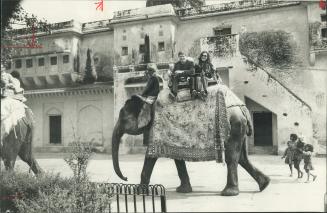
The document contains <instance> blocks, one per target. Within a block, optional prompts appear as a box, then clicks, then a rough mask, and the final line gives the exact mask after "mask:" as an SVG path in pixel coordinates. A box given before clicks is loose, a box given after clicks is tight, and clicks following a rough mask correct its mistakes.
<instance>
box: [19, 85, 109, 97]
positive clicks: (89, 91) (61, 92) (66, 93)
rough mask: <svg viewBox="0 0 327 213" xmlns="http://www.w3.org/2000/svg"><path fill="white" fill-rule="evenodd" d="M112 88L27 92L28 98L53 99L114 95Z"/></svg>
mask: <svg viewBox="0 0 327 213" xmlns="http://www.w3.org/2000/svg"><path fill="white" fill-rule="evenodd" d="M113 92H114V91H113V87H112V86H102V87H98V88H62V89H61V88H58V89H43V90H29V91H26V92H25V96H26V97H27V98H39V97H51V96H57V97H59V96H75V95H102V94H113Z"/></svg>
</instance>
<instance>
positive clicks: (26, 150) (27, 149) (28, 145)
mask: <svg viewBox="0 0 327 213" xmlns="http://www.w3.org/2000/svg"><path fill="white" fill-rule="evenodd" d="M26 134H27V135H26V138H25V141H24V142H22V145H21V147H20V150H19V152H18V156H19V157H20V158H21V159H22V160H23V161H24V162H26V163H27V164H28V165H29V167H30V168H31V169H32V171H33V173H34V174H35V175H37V174H40V173H42V172H43V171H42V169H41V167H40V166H39V164H38V163H37V161H36V160H35V158H34V157H33V154H32V129H31V128H29V129H28V131H27V133H26Z"/></svg>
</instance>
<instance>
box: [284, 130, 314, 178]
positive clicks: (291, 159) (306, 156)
mask: <svg viewBox="0 0 327 213" xmlns="http://www.w3.org/2000/svg"><path fill="white" fill-rule="evenodd" d="M312 153H313V146H312V145H311V144H305V143H304V138H303V137H300V138H298V136H297V135H296V134H291V135H290V141H288V142H287V148H286V150H285V152H284V155H283V156H282V159H283V158H285V163H286V164H288V165H289V168H290V170H291V174H290V176H293V164H294V167H295V168H296V169H297V170H298V174H299V175H298V178H301V177H302V172H301V169H300V168H299V165H300V162H301V160H302V159H303V160H304V170H305V172H306V173H307V180H306V183H308V182H309V180H310V176H312V178H313V181H315V180H316V178H317V175H314V174H313V173H312V170H314V168H313V165H312V160H311V157H312Z"/></svg>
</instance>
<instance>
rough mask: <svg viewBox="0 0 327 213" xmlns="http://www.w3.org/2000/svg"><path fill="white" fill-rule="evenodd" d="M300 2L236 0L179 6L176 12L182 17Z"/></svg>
mask: <svg viewBox="0 0 327 213" xmlns="http://www.w3.org/2000/svg"><path fill="white" fill-rule="evenodd" d="M296 4H299V2H285V1H278V0H259V1H254V0H241V1H234V2H228V3H222V4H215V5H207V6H203V7H201V8H197V9H196V8H177V9H175V12H176V14H177V15H178V16H180V17H187V16H197V15H204V14H210V13H221V12H229V11H238V12H239V11H246V10H253V9H263V8H272V7H281V6H288V5H296Z"/></svg>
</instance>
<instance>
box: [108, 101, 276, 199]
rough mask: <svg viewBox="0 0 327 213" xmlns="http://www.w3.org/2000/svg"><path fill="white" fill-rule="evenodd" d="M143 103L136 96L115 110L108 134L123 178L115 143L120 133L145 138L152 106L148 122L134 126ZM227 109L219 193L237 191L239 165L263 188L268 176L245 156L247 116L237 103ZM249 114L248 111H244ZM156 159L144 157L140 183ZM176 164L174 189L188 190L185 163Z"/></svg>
mask: <svg viewBox="0 0 327 213" xmlns="http://www.w3.org/2000/svg"><path fill="white" fill-rule="evenodd" d="M143 104H144V103H143V102H142V101H141V100H139V99H138V98H136V97H133V96H132V98H131V99H129V100H127V101H126V102H125V105H124V106H123V107H122V108H121V110H120V112H119V117H118V119H117V122H116V124H115V126H114V130H113V134H112V160H113V166H114V170H115V173H116V174H117V175H118V176H119V177H120V178H121V179H122V180H125V181H127V178H126V177H124V176H123V174H122V172H121V170H120V167H119V156H118V152H119V144H120V141H121V140H120V139H121V137H122V136H123V135H124V134H129V135H141V134H143V136H144V138H146V137H148V130H149V128H150V127H151V125H152V124H153V116H154V113H155V105H154V106H153V108H154V109H153V111H152V112H151V118H152V119H151V120H150V121H149V124H148V125H146V126H144V127H142V128H138V125H137V122H138V121H137V119H138V117H137V115H138V113H139V112H140V110H141V107H142V106H143ZM227 110H228V114H229V117H228V121H229V123H230V126H231V129H230V136H229V138H228V140H227V142H225V162H226V164H227V183H226V186H225V188H224V189H223V191H222V192H221V195H222V196H235V195H238V194H239V187H238V172H237V167H238V164H240V165H241V166H242V167H243V168H244V169H245V170H246V171H247V172H248V173H249V174H250V175H251V176H252V177H253V178H254V180H255V181H256V182H257V184H258V185H259V189H260V191H263V190H264V189H265V188H266V187H267V186H268V185H269V182H270V178H269V177H268V176H266V175H265V174H263V173H262V172H261V171H260V170H258V169H257V168H255V167H254V166H253V165H252V164H251V162H250V161H249V159H248V154H247V148H246V145H247V144H246V139H247V136H250V135H251V134H252V123H251V122H250V121H249V119H247V116H245V115H244V114H243V112H242V110H241V108H240V107H239V106H234V107H230V108H228V109H227ZM247 113H249V112H247ZM156 161H157V158H154V157H147V156H145V159H144V164H143V169H142V172H141V184H149V183H150V178H151V174H152V171H153V168H154V166H155V163H156ZM174 161H175V165H176V167H177V172H178V176H179V178H180V181H181V184H180V186H178V187H177V188H176V191H177V192H180V193H189V192H192V186H191V183H190V178H189V176H188V172H187V168H186V164H185V161H184V160H180V159H174Z"/></svg>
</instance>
